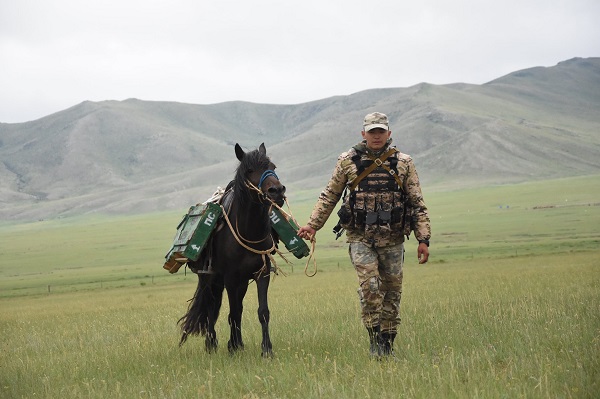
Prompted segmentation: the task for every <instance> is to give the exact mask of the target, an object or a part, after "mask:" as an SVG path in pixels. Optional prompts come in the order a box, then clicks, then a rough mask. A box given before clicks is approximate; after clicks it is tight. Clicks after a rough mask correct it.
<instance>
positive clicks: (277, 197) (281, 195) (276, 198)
mask: <svg viewBox="0 0 600 399" xmlns="http://www.w3.org/2000/svg"><path fill="white" fill-rule="evenodd" d="M267 196H268V197H269V199H270V200H271V201H273V202H274V203H276V204H277V205H279V206H282V205H283V204H284V202H285V186H284V185H282V184H279V185H273V186H271V187H269V189H268V190H267Z"/></svg>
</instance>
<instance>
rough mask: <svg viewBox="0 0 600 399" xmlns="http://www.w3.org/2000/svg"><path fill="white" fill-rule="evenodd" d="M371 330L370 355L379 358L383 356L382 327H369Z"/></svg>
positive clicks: (368, 329) (369, 330)
mask: <svg viewBox="0 0 600 399" xmlns="http://www.w3.org/2000/svg"><path fill="white" fill-rule="evenodd" d="M367 331H368V332H369V343H370V348H369V355H370V356H371V357H372V358H376V359H379V358H380V357H381V352H382V348H381V328H380V327H379V326H374V327H367Z"/></svg>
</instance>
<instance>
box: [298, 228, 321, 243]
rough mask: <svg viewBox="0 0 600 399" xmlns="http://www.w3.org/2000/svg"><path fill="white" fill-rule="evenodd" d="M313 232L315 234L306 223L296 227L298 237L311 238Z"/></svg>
mask: <svg viewBox="0 0 600 399" xmlns="http://www.w3.org/2000/svg"><path fill="white" fill-rule="evenodd" d="M315 234H317V231H316V230H315V229H313V228H312V227H310V226H308V225H306V226H304V227H300V228H299V229H298V237H300V238H304V239H305V240H311V239H312V238H313V237H314V236H315Z"/></svg>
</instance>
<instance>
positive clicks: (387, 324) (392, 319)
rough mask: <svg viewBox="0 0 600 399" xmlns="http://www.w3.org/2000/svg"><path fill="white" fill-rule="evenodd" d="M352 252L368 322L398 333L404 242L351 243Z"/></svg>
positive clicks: (365, 321)
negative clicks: (369, 244)
mask: <svg viewBox="0 0 600 399" xmlns="http://www.w3.org/2000/svg"><path fill="white" fill-rule="evenodd" d="M348 252H349V253H350V260H351V261H352V264H353V265H354V268H355V269H356V273H357V275H358V284H359V287H358V296H359V299H360V307H361V319H362V321H363V323H364V325H365V326H366V327H368V328H370V327H375V326H377V325H379V326H380V327H381V331H382V332H395V331H396V328H397V326H398V324H400V299H401V296H402V265H403V264H404V244H397V245H392V246H388V247H379V248H377V247H375V248H374V247H370V246H368V245H366V244H365V243H362V242H351V243H350V247H349V249H348Z"/></svg>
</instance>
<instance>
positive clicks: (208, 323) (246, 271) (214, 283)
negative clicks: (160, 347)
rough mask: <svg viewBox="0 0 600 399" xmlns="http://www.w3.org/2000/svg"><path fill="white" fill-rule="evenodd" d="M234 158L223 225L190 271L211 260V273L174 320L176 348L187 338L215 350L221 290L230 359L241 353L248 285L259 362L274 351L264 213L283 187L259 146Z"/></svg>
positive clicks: (269, 241)
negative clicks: (258, 330) (254, 302)
mask: <svg viewBox="0 0 600 399" xmlns="http://www.w3.org/2000/svg"><path fill="white" fill-rule="evenodd" d="M235 154H236V156H237V159H238V160H239V161H240V164H239V166H238V168H237V170H236V173H235V178H234V180H233V181H232V182H231V183H230V184H229V186H228V188H227V190H226V192H225V194H224V196H223V198H222V199H221V204H222V207H223V218H224V219H225V222H226V223H225V224H224V225H222V226H220V227H219V228H217V229H216V230H215V231H214V232H213V235H212V237H211V242H210V243H209V244H208V245H207V249H205V251H204V252H203V255H202V256H201V257H200V259H198V261H196V262H190V265H189V266H190V269H192V270H201V269H202V267H203V266H202V263H204V264H206V262H207V260H208V259H207V257H210V266H211V269H212V273H210V274H208V273H199V274H198V288H197V289H196V293H195V295H194V297H193V298H192V300H191V303H190V305H189V307H188V311H187V313H186V314H185V316H183V317H182V318H181V319H180V320H179V324H180V325H181V330H182V332H183V334H182V336H181V341H180V343H179V345H182V344H183V343H184V342H185V341H186V340H187V338H188V336H189V335H199V334H202V335H203V336H204V337H205V346H206V350H207V351H208V352H214V351H216V349H217V343H218V341H217V335H216V332H215V323H216V321H217V318H218V317H219V310H220V308H221V302H222V299H223V289H226V290H227V296H228V298H229V317H228V321H229V327H230V331H231V332H230V335H229V342H228V343H227V347H228V348H229V352H231V353H233V352H235V351H237V350H239V349H243V347H244V343H243V341H242V310H243V304H242V302H243V299H244V296H245V295H246V291H247V290H248V285H249V283H250V281H251V280H254V281H255V282H256V288H257V290H258V319H259V321H260V324H261V327H262V344H261V348H262V356H266V357H268V356H271V355H272V354H273V348H272V344H271V338H270V336H269V306H268V303H267V291H268V289H269V281H270V271H271V262H270V254H271V253H272V252H273V251H274V250H275V244H276V242H277V239H276V238H273V235H272V233H271V222H270V219H269V210H270V208H271V206H272V202H274V203H277V204H278V205H280V206H281V205H282V204H283V202H284V199H285V186H283V185H282V184H281V183H280V182H279V178H278V177H277V175H276V174H275V172H274V170H275V165H274V164H273V163H272V162H271V160H270V159H269V157H268V156H267V153H266V149H265V145H264V143H263V144H261V145H260V147H259V148H258V149H257V150H254V151H250V152H244V150H242V148H241V147H240V146H239V144H236V145H235Z"/></svg>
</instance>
